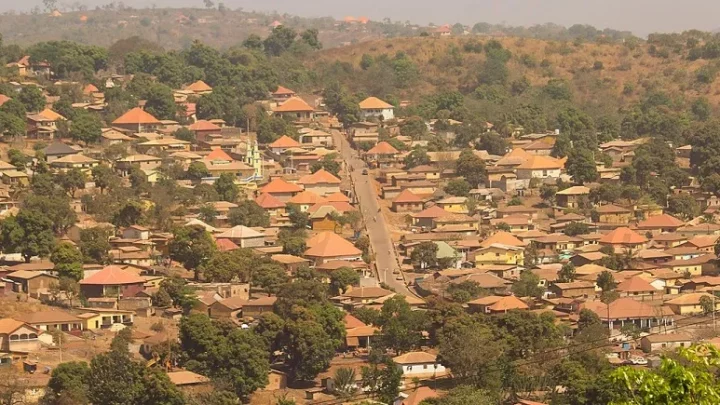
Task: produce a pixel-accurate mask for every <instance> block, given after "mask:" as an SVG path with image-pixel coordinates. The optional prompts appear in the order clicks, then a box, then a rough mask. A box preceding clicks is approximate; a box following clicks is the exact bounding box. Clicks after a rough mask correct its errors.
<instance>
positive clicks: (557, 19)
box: [0, 0, 720, 35]
mask: <svg viewBox="0 0 720 405" xmlns="http://www.w3.org/2000/svg"><path fill="white" fill-rule="evenodd" d="M115 1H116V2H117V1H121V0H115ZM122 1H124V3H125V4H127V5H132V6H134V7H142V6H149V5H150V4H156V5H157V6H158V7H164V6H195V7H202V5H203V1H202V0H122ZM218 1H220V0H215V2H216V3H217V2H218ZM75 2H79V3H83V4H87V5H90V6H93V7H94V6H95V5H98V4H107V3H109V2H111V0H59V1H58V3H59V4H62V3H68V4H69V3H75ZM224 3H225V5H226V6H228V7H231V8H237V7H243V8H245V9H247V10H258V11H278V12H280V13H289V14H297V15H300V16H305V17H322V16H333V17H338V18H339V17H343V16H345V15H353V16H367V17H369V18H371V19H376V20H380V19H382V18H384V17H389V18H392V19H393V20H401V21H405V20H410V21H412V22H415V23H420V24H426V23H429V22H433V23H435V24H444V23H454V22H461V23H464V24H472V23H475V22H479V21H483V22H489V23H503V22H504V23H507V24H510V25H526V26H527V25H533V24H541V23H546V22H553V23H557V24H562V25H567V26H569V25H572V24H575V23H584V24H591V25H594V26H596V27H597V28H606V27H607V28H614V29H619V30H630V31H633V32H634V33H635V34H637V35H647V34H648V33H650V32H670V31H683V30H687V29H692V28H697V29H700V30H714V29H716V28H718V27H720V20H719V19H718V18H717V16H718V14H720V1H717V0H439V1H438V0H434V1H431V0H355V1H350V0H304V1H298V0H224ZM26 4H29V6H25V5H26ZM35 4H41V1H40V0H30V1H28V2H17V1H16V0H0V10H7V9H11V8H19V7H28V8H30V7H32V6H34V5H35Z"/></svg>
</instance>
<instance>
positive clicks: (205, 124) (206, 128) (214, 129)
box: [188, 120, 222, 142]
mask: <svg viewBox="0 0 720 405" xmlns="http://www.w3.org/2000/svg"><path fill="white" fill-rule="evenodd" d="M188 129H189V130H190V131H192V132H193V133H195V139H197V140H198V142H203V141H205V140H207V138H208V135H212V134H219V133H221V131H222V128H220V127H219V126H217V125H215V124H213V123H212V122H210V121H207V120H198V121H196V122H194V123H192V124H190V126H189V127H188Z"/></svg>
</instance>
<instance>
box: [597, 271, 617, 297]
mask: <svg viewBox="0 0 720 405" xmlns="http://www.w3.org/2000/svg"><path fill="white" fill-rule="evenodd" d="M595 284H597V286H598V287H600V289H601V290H602V291H603V292H610V291H613V290H614V289H615V287H616V286H617V283H616V282H615V277H613V275H612V273H611V272H609V271H607V270H605V271H603V272H601V273H600V274H598V276H597V280H596V281H595Z"/></svg>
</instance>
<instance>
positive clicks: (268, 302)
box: [242, 297, 277, 318]
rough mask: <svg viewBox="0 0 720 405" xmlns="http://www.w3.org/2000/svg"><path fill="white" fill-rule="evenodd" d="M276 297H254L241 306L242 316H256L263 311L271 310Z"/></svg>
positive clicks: (260, 314)
mask: <svg viewBox="0 0 720 405" xmlns="http://www.w3.org/2000/svg"><path fill="white" fill-rule="evenodd" d="M276 301H277V297H262V298H255V299H252V300H250V301H248V302H246V303H245V304H244V305H243V307H242V315H243V317H244V318H247V317H252V318H258V317H260V316H262V314H264V313H268V312H272V311H273V307H274V306H275V302H276Z"/></svg>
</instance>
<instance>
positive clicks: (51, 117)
mask: <svg viewBox="0 0 720 405" xmlns="http://www.w3.org/2000/svg"><path fill="white" fill-rule="evenodd" d="M39 114H40V115H42V116H43V117H45V118H47V119H49V120H52V121H57V120H66V119H67V118H65V117H63V116H62V115H60V114H58V113H56V112H55V111H53V110H51V109H49V108H46V109H44V110H42V111H40V113H39Z"/></svg>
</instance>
